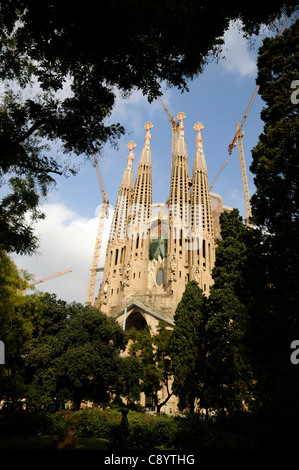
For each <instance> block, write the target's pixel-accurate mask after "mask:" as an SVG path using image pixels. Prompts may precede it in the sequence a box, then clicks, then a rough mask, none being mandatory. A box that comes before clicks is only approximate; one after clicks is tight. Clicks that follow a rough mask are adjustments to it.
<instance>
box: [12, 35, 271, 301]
mask: <svg viewBox="0 0 299 470" xmlns="http://www.w3.org/2000/svg"><path fill="white" fill-rule="evenodd" d="M266 35H269V33H267V32H266V31H265V32H263V33H262V34H260V35H259V36H258V37H255V38H253V39H252V40H251V41H250V42H247V40H246V39H245V38H243V36H242V35H241V34H240V33H239V32H238V30H237V28H236V27H233V26H231V28H230V29H229V30H228V32H227V33H226V34H225V46H224V48H223V54H224V55H225V56H226V58H225V59H221V60H220V61H219V62H216V61H215V60H211V62H210V63H209V64H208V65H207V66H206V68H205V70H204V72H203V73H202V74H201V75H200V76H199V77H197V78H196V79H194V80H193V81H192V82H190V83H189V92H185V93H183V94H182V93H181V92H180V91H178V90H176V89H174V88H171V89H166V88H165V87H164V88H163V90H164V94H163V97H162V99H163V101H164V103H165V105H166V106H167V107H168V109H169V112H170V114H171V115H173V116H176V115H177V114H178V113H179V112H181V111H182V112H184V113H185V115H186V119H185V120H184V126H185V137H186V140H187V150H188V158H189V171H190V173H192V165H193V156H194V153H195V137H196V132H195V131H194V129H193V126H194V124H195V123H196V122H197V121H200V122H202V123H203V125H204V130H203V131H202V138H203V148H204V152H205V156H206V161H207V168H208V176H209V183H210V184H211V183H212V181H213V179H214V178H215V176H216V174H217V172H218V170H219V169H220V167H221V165H222V164H223V163H224V161H225V159H228V163H227V165H226V167H225V168H224V170H223V172H222V173H221V175H220V177H219V178H218V180H217V183H216V184H215V186H214V188H213V192H215V193H218V194H220V195H221V197H222V199H223V203H224V204H225V205H228V206H231V207H236V208H238V209H239V211H240V214H241V215H242V216H243V217H244V216H245V204H244V197H243V190H242V179H241V171H240V163H239V156H238V150H237V148H235V149H234V150H233V152H232V154H231V155H228V150H227V149H228V144H229V143H230V141H231V140H232V138H233V137H234V135H235V132H236V122H237V121H240V120H241V119H242V117H243V114H244V112H245V110H246V108H247V105H248V103H249V101H250V99H251V97H252V94H253V92H254V90H255V87H256V83H255V79H256V74H257V68H256V59H257V53H258V48H259V46H260V45H261V44H262V39H263V38H264V37H265V36H266ZM271 35H272V33H271ZM262 107H263V103H262V101H261V99H260V97H259V95H257V97H256V99H255V101H254V103H253V106H252V108H251V110H250V113H249V115H248V117H247V119H246V122H245V125H244V129H243V130H244V132H245V135H244V138H243V145H244V153H245V160H246V166H247V175H248V183H249V192H250V195H252V194H253V192H254V182H253V175H252V174H251V172H250V171H249V166H250V163H251V149H252V148H253V147H254V146H255V145H256V144H257V142H258V139H259V135H260V134H261V133H262V130H263V123H262V121H261V119H260V112H261V109H262ZM110 121H111V122H120V123H121V124H122V125H124V127H125V128H126V129H127V131H128V134H127V135H125V136H123V137H122V138H121V139H120V141H119V149H118V150H115V149H112V148H111V147H109V145H107V146H106V148H105V149H104V151H103V153H102V154H101V155H98V158H99V165H100V169H101V174H102V179H103V184H104V189H105V191H107V193H108V199H109V201H110V204H111V206H112V210H111V211H110V214H111V216H110V219H109V220H107V222H108V223H107V222H106V227H105V237H104V240H103V245H102V252H101V258H100V265H103V260H104V255H105V243H106V241H107V233H108V231H109V223H110V222H111V218H112V213H113V206H114V205H115V202H116V198H117V193H118V188H119V183H120V180H121V177H122V173H123V171H124V168H125V166H126V161H127V160H126V159H127V156H128V153H129V151H128V149H127V144H128V142H129V141H130V140H133V141H134V142H135V143H136V144H137V147H136V148H135V149H134V155H135V159H134V163H133V171H134V176H135V175H136V171H137V166H138V160H139V157H140V154H141V151H142V147H143V143H144V136H145V129H144V124H145V123H146V122H147V121H150V122H152V124H153V126H154V127H153V128H152V129H151V134H152V139H151V152H152V176H153V202H164V201H165V200H166V199H167V197H168V193H169V185H170V162H171V124H170V122H169V120H168V116H167V114H166V113H165V111H164V110H163V108H162V106H161V104H160V103H159V101H155V102H154V103H152V104H149V103H148V101H147V99H146V97H144V96H143V95H142V93H140V92H139V91H135V92H133V93H132V95H131V97H130V98H129V99H127V100H123V99H121V98H120V97H119V95H118V98H117V102H116V106H115V109H114V111H113V113H112V116H111V117H110ZM78 163H79V162H78ZM99 204H101V192H100V186H99V183H98V179H97V173H96V170H95V168H94V167H93V166H92V164H91V163H88V162H87V163H83V161H82V164H81V168H80V171H79V174H78V175H77V176H75V177H73V176H70V177H69V178H68V179H65V178H60V179H58V187H57V189H55V190H53V191H52V192H51V193H50V194H49V196H48V198H47V201H45V204H44V210H45V212H46V215H47V217H46V220H45V221H41V222H39V223H38V225H37V227H36V233H37V234H38V235H39V236H40V247H39V253H38V254H37V255H34V256H31V257H28V256H22V257H21V256H15V257H14V259H15V262H16V263H17V266H18V267H19V268H22V269H26V270H28V271H29V272H30V273H31V274H33V275H34V277H35V278H36V279H38V278H40V277H43V276H46V275H48V274H51V273H54V272H57V271H61V270H65V269H69V268H72V273H69V274H66V275H65V276H62V277H59V278H56V279H53V280H51V281H47V282H44V283H42V284H39V285H38V286H37V288H38V290H41V291H48V292H51V293H56V294H57V296H58V297H59V298H62V299H64V300H67V301H72V300H75V301H78V302H82V303H84V302H85V299H86V293H87V287H88V279H89V269H90V266H91V261H92V254H93V249H94V242H95V237H96V231H97V225H98V217H97V215H98V213H99V207H98V206H99ZM99 276H100V275H99ZM99 285H100V277H99V280H98V282H97V287H96V289H97V290H98V288H99Z"/></svg>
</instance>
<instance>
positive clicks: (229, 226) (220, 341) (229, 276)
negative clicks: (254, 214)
mask: <svg viewBox="0 0 299 470" xmlns="http://www.w3.org/2000/svg"><path fill="white" fill-rule="evenodd" d="M220 226H221V240H219V242H218V246H217V249H216V262H215V266H214V268H213V271H212V276H213V281H214V283H213V285H212V286H211V288H210V295H209V298H208V312H209V316H208V320H207V323H206V336H207V344H208V347H207V349H208V354H207V359H206V371H207V372H206V400H207V402H208V405H209V406H210V407H212V408H216V409H220V410H227V411H228V412H233V411H236V410H241V409H243V407H244V402H247V403H248V399H249V395H250V391H251V380H252V377H251V370H250V367H249V362H248V358H247V356H246V349H245V346H244V336H245V334H246V328H247V308H246V305H245V304H244V303H243V301H242V299H243V298H244V294H243V293H244V289H246V281H245V277H244V266H245V264H246V260H247V255H248V250H249V246H250V241H251V240H252V233H251V230H250V229H249V228H247V227H246V226H245V225H244V224H243V222H242V218H241V217H240V215H239V212H238V210H237V209H233V210H232V211H231V212H223V213H222V214H221V216H220Z"/></svg>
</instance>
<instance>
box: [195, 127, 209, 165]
mask: <svg viewBox="0 0 299 470" xmlns="http://www.w3.org/2000/svg"><path fill="white" fill-rule="evenodd" d="M203 128H204V126H203V124H202V123H201V122H197V123H196V124H195V125H194V127H193V129H194V130H195V131H196V152H195V158H194V164H193V170H206V169H207V164H206V159H205V155H204V152H203V147H202V137H201V131H202V129H203Z"/></svg>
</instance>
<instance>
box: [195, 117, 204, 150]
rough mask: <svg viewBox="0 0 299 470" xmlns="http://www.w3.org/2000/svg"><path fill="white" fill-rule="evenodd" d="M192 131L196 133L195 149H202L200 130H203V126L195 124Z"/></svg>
mask: <svg viewBox="0 0 299 470" xmlns="http://www.w3.org/2000/svg"><path fill="white" fill-rule="evenodd" d="M193 129H194V130H195V131H196V132H197V136H196V148H198V147H200V148H202V137H201V131H202V129H204V125H203V124H202V123H201V122H197V123H196V124H194V127H193Z"/></svg>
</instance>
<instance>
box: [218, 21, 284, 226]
mask: <svg viewBox="0 0 299 470" xmlns="http://www.w3.org/2000/svg"><path fill="white" fill-rule="evenodd" d="M288 21H289V18H286V19H285V21H284V23H283V25H282V28H281V30H280V31H279V36H281V34H282V33H283V31H284V30H285V28H286V26H287V24H288ZM258 91H259V86H256V88H255V90H254V92H253V95H252V97H251V100H250V101H249V104H248V106H247V108H246V111H245V113H244V115H243V117H242V119H241V121H240V123H239V122H237V125H236V127H237V128H236V133H235V135H234V138H233V140H232V141H231V142H230V144H229V146H228V153H229V155H231V153H232V151H233V148H234V147H235V146H236V144H237V145H238V152H239V159H240V168H241V176H242V186H243V194H244V202H245V214H246V218H245V222H246V225H249V220H250V217H251V215H252V213H251V204H250V195H249V188H248V179H247V171H246V163H245V156H244V148H243V140H242V139H243V136H244V132H243V130H242V129H243V126H244V123H245V121H246V119H247V116H248V114H249V111H250V109H251V107H252V104H253V102H254V100H255V97H256V95H257V93H258ZM226 163H227V160H226V161H225V162H224V164H223V165H222V167H221V168H220V170H219V172H218V173H217V176H216V178H215V179H214V181H213V183H212V185H211V186H213V185H214V184H215V182H216V180H217V179H218V177H219V175H220V173H221V172H222V170H223V168H224V167H225V165H226ZM210 189H211V188H210Z"/></svg>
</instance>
